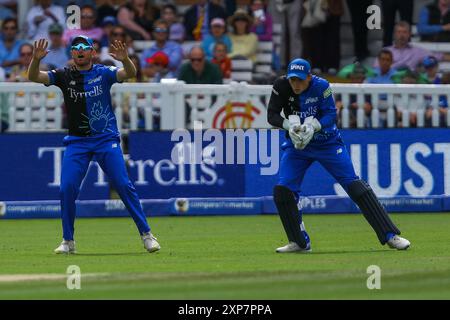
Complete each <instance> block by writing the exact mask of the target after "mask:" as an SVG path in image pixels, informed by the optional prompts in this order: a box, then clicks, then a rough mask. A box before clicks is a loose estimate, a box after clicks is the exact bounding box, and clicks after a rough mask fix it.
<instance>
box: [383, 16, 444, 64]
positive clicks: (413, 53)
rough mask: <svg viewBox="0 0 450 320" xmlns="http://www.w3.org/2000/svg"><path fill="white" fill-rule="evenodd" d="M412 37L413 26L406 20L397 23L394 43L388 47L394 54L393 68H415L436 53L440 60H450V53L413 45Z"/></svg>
mask: <svg viewBox="0 0 450 320" xmlns="http://www.w3.org/2000/svg"><path fill="white" fill-rule="evenodd" d="M410 39H411V26H410V25H409V23H407V22H405V21H400V22H398V23H397V24H396V25H395V29H394V44H393V45H392V46H390V47H386V49H388V50H390V51H391V52H392V54H393V56H394V63H393V65H392V67H393V68H395V69H399V68H400V67H407V68H409V69H411V70H415V69H416V68H417V66H418V64H419V63H421V62H422V60H423V59H424V58H425V57H427V56H430V55H434V56H435V57H436V58H437V59H438V60H439V61H441V60H445V61H448V60H449V58H450V57H449V55H448V54H442V53H435V54H432V53H431V52H430V51H428V50H426V49H423V48H420V47H416V46H413V45H411V44H410V43H409V41H410ZM374 66H375V67H378V61H375V65H374Z"/></svg>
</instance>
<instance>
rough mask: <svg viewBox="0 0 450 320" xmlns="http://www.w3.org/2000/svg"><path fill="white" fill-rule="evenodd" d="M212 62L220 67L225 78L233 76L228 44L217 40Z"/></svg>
mask: <svg viewBox="0 0 450 320" xmlns="http://www.w3.org/2000/svg"><path fill="white" fill-rule="evenodd" d="M211 62H212V63H214V64H216V65H217V66H218V67H219V68H220V71H221V72H222V77H223V78H224V79H230V78H231V59H230V58H228V56H227V45H226V44H225V43H223V42H216V44H215V45H214V54H213V58H212V60H211Z"/></svg>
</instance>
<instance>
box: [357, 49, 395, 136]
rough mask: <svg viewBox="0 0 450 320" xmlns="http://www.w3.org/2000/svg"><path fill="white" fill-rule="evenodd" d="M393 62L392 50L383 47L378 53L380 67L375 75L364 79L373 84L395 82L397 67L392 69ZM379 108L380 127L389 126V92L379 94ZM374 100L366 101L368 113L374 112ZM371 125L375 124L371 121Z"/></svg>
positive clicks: (376, 69)
mask: <svg viewBox="0 0 450 320" xmlns="http://www.w3.org/2000/svg"><path fill="white" fill-rule="evenodd" d="M392 62H393V56H392V52H391V51H389V50H387V49H382V50H381V51H380V53H379V54H378V64H379V67H378V68H375V70H374V72H375V75H373V76H371V77H368V78H366V80H365V81H364V82H365V83H372V84H393V83H394V80H393V76H394V75H395V73H396V70H395V69H392ZM378 97H379V98H378V110H379V111H380V117H379V123H378V126H379V127H386V126H387V110H388V108H389V105H388V104H387V99H388V98H387V94H380V95H379V96H378ZM372 107H373V106H372V101H371V99H369V101H366V105H365V109H366V110H367V113H369V114H371V113H372ZM371 125H373V124H372V123H371Z"/></svg>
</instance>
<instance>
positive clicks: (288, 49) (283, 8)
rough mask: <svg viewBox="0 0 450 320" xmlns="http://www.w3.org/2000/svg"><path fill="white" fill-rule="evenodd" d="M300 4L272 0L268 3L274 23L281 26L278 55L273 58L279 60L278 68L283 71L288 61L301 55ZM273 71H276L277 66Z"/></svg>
mask: <svg viewBox="0 0 450 320" xmlns="http://www.w3.org/2000/svg"><path fill="white" fill-rule="evenodd" d="M302 4H303V2H302V1H295V0H272V1H269V3H268V11H269V12H270V13H271V15H272V18H273V21H274V23H277V24H280V25H281V34H280V35H281V41H280V48H279V50H280V54H279V56H278V55H276V56H275V58H276V59H277V60H278V59H279V68H282V69H285V67H286V66H287V65H288V63H289V61H291V60H292V59H294V58H297V57H300V56H301V55H302V48H303V43H302V40H301V37H300V35H301V32H302V30H301V23H300V21H301V18H302V15H303V9H302V8H303V5H302ZM277 60H274V61H277ZM274 69H278V66H276V67H275V68H274Z"/></svg>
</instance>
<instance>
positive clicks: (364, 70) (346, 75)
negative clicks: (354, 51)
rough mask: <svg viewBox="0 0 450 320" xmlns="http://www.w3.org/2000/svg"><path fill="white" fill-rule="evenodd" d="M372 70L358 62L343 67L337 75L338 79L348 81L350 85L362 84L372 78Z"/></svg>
mask: <svg viewBox="0 0 450 320" xmlns="http://www.w3.org/2000/svg"><path fill="white" fill-rule="evenodd" d="M375 75H376V74H375V72H374V70H373V69H372V68H370V67H368V66H365V65H363V64H362V63H360V62H358V61H357V62H355V63H352V64H349V65H346V66H345V67H343V68H342V69H341V70H340V71H339V72H338V74H337V76H338V77H339V78H342V79H348V80H350V82H351V83H362V82H363V81H364V80H365V79H366V78H370V77H374V76H375Z"/></svg>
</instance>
